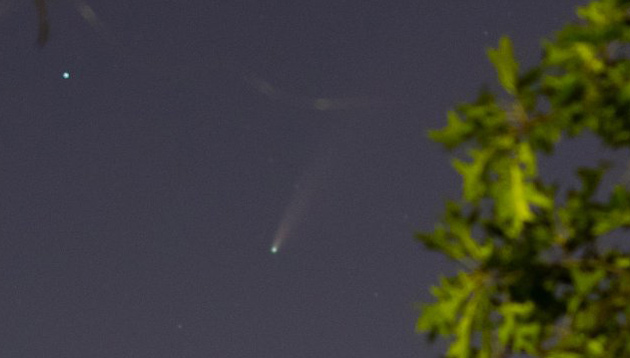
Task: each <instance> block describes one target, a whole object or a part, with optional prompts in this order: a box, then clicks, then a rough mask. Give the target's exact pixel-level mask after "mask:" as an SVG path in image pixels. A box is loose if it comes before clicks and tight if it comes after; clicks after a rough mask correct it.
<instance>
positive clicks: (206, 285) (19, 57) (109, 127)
mask: <svg viewBox="0 0 630 358" xmlns="http://www.w3.org/2000/svg"><path fill="white" fill-rule="evenodd" d="M82 1H83V0H82ZM85 1H86V2H85V3H83V2H81V1H79V0H77V1H71V0H65V1H64V0H56V1H52V0H50V4H49V20H50V23H51V32H50V34H51V37H50V40H49V42H48V43H47V44H46V46H45V47H44V48H39V47H37V46H36V38H37V17H36V12H35V7H34V5H33V4H32V1H25V0H2V2H1V3H0V166H1V168H2V170H1V171H0V357H26V358H30V357H50V358H56V357H59V358H61V357H64V358H72V357H77V358H78V357H94V358H100V357H103V358H106V357H107V358H109V357H147V358H149V357H152V358H170V357H183V358H187V357H195V358H196V357H199V358H201V357H212V358H223V357H225V358H240V357H260V358H272V357H273V358H283V357H287V358H294V357H301V358H320V357H335V358H337V357H339V358H346V357H348V358H353V357H361V358H380V357H401V358H411V357H427V358H428V357H437V356H438V351H439V349H440V348H443V346H442V345H437V346H430V345H429V344H428V343H426V342H425V338H424V337H423V336H421V335H418V334H416V333H415V332H414V324H415V321H416V319H417V317H418V311H417V310H416V308H415V303H416V302H420V301H428V300H431V297H430V295H429V293H428V288H429V286H430V285H431V284H433V283H435V282H437V279H438V276H439V275H440V274H448V273H451V272H452V271H453V266H452V265H451V264H449V263H448V262H447V261H446V260H445V259H444V258H442V257H441V256H439V255H437V254H434V253H430V252H427V251H425V250H424V249H423V248H422V247H421V245H420V244H419V243H417V242H416V241H415V240H414V238H413V233H414V231H416V230H430V229H431V228H432V227H433V224H434V222H435V221H436V220H437V219H438V218H439V215H440V213H441V212H442V208H443V202H444V200H445V199H447V198H454V197H456V196H457V194H458V192H459V190H460V182H459V178H458V176H457V175H456V173H455V172H454V171H453V170H452V169H451V167H450V165H449V162H448V160H449V159H448V154H447V153H445V152H444V151H443V150H442V149H441V147H440V146H439V145H437V144H435V143H432V142H430V141H429V140H428V139H427V138H426V135H425V132H426V130H427V129H430V128H436V127H440V126H442V125H443V123H444V122H445V112H446V110H448V109H450V108H452V107H453V106H454V105H455V104H456V103H458V102H461V101H465V100H472V99H474V98H475V96H476V94H477V90H478V89H479V88H480V87H481V86H482V85H483V84H490V85H492V86H493V87H494V88H496V86H495V85H494V83H495V73H494V70H493V68H492V67H491V65H490V63H489V62H488V61H487V59H486V56H485V49H486V48H487V47H488V46H495V45H496V43H497V41H498V39H499V37H500V36H501V35H503V34H507V35H510V36H512V37H513V39H514V42H515V46H516V52H517V54H518V56H519V58H520V59H521V60H522V62H523V66H524V67H527V66H528V65H533V64H534V63H536V62H537V61H538V60H539V59H540V51H539V40H540V38H541V37H543V36H547V35H551V34H552V33H553V31H555V30H557V29H559V28H560V27H561V26H562V25H563V24H565V23H566V22H567V21H569V20H571V19H574V15H573V14H574V7H575V5H576V4H577V3H584V1H581V2H580V1H577V2H576V1H568V0H555V1H516V0H511V1H506V0H477V1H455V0H445V1H420V0H395V1H392V0H364V1H358V0H345V1H344V0H331V1H329V0H317V1H295V0H292V1H276V0H264V1H253V0H251V1H243V0H229V1H228V0H224V1H218V0H215V1H212V0H188V1H177V0H162V1H160V0H158V1H148V0H137V1H123V0H109V1H106V2H100V3H97V2H96V1H94V0H85ZM79 10H80V11H79ZM90 10H93V12H94V14H95V16H96V17H95V16H93V15H92V13H91V12H90ZM82 14H83V15H82ZM65 72H67V73H68V75H69V78H64V76H63V74H64V73H65ZM562 155H565V157H566V158H569V159H570V158H571V152H565V154H562ZM573 155H574V156H575V154H573ZM554 168H556V169H557V167H555V166H554V165H548V166H547V169H546V170H548V171H550V172H553V170H554ZM543 169H544V168H543ZM274 248H275V249H277V252H276V253H273V252H272V249H274Z"/></svg>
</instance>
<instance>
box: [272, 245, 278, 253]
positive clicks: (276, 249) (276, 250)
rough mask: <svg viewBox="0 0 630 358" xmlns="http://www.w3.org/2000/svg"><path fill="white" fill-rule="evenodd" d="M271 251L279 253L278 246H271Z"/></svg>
mask: <svg viewBox="0 0 630 358" xmlns="http://www.w3.org/2000/svg"><path fill="white" fill-rule="evenodd" d="M271 253H272V254H275V253H278V248H277V247H276V246H272V247H271Z"/></svg>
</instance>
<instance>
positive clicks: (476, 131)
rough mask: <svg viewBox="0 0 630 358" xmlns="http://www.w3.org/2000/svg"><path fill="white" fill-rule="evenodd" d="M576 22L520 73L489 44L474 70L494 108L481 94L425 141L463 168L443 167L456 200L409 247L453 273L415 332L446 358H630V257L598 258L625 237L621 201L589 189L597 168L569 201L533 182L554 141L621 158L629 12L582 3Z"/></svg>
mask: <svg viewBox="0 0 630 358" xmlns="http://www.w3.org/2000/svg"><path fill="white" fill-rule="evenodd" d="M577 14H578V16H579V18H580V21H579V22H578V23H573V24H569V25H567V26H566V27H565V28H563V29H562V30H561V31H559V32H558V33H557V34H556V36H555V38H554V39H553V40H547V41H544V42H543V56H542V60H541V62H540V64H539V65H538V66H536V67H534V68H532V69H530V70H527V71H520V69H519V64H518V62H517V61H516V60H515V58H514V55H513V49H512V43H511V41H510V39H509V38H507V37H504V38H502V39H501V40H500V42H499V45H498V48H496V49H490V50H488V57H489V59H490V60H491V62H492V63H493V65H494V67H495V68H496V71H497V74H498V79H499V82H500V84H501V86H502V88H503V89H504V90H505V92H506V96H507V97H508V99H507V100H505V99H502V100H499V99H497V97H496V96H495V95H493V94H492V93H490V92H489V91H482V92H481V94H480V95H479V96H478V98H477V100H476V101H474V102H473V103H466V104H461V105H459V106H458V107H457V108H456V109H455V110H452V111H450V112H449V113H448V116H447V117H448V123H447V125H446V126H445V127H444V128H442V129H439V130H433V131H430V133H429V136H430V138H431V139H432V140H434V141H436V142H439V143H441V144H442V145H443V146H444V147H445V148H446V149H448V150H450V151H453V150H455V149H458V151H457V152H455V153H456V154H459V155H460V156H461V155H462V153H463V155H464V156H465V157H466V158H465V159H458V158H457V157H456V158H454V159H453V162H452V163H453V166H454V168H455V169H456V170H457V172H458V173H459V174H460V175H461V176H462V180H463V190H462V195H461V198H459V199H458V200H453V201H449V202H447V203H446V212H445V214H444V216H443V218H442V219H441V220H440V222H439V223H438V224H436V226H435V229H434V230H433V231H432V232H425V233H418V234H417V238H418V239H419V240H420V241H421V242H422V243H423V244H424V245H425V247H427V248H428V249H432V250H436V251H438V252H440V253H442V254H444V255H446V256H447V257H449V258H450V259H452V260H454V261H456V262H458V263H460V264H461V265H462V268H461V269H460V270H459V272H458V273H457V274H456V275H455V276H453V277H443V278H441V280H440V284H439V285H438V286H435V287H433V288H432V290H431V292H432V294H433V296H434V297H435V301H434V302H433V303H430V304H423V305H422V306H421V316H420V318H419V320H418V323H417V330H418V331H420V332H426V333H428V336H429V338H430V340H433V339H435V338H436V337H438V336H439V337H442V338H445V339H447V340H448V341H449V348H448V351H447V353H446V356H447V357H456V358H494V357H512V356H523V355H527V356H532V357H548V358H582V357H589V358H597V357H607V358H610V357H630V321H629V319H628V317H629V314H630V304H629V298H630V255H629V254H628V253H627V252H622V251H620V250H618V249H610V248H601V247H600V246H601V245H598V243H599V241H601V240H600V239H601V238H602V237H603V236H605V235H607V234H610V233H612V232H613V231H619V232H623V231H625V230H627V229H628V228H630V192H629V191H628V190H627V189H626V188H624V186H623V185H616V186H614V187H613V188H608V189H605V188H603V187H601V185H600V179H601V178H602V176H603V175H604V173H605V171H606V170H607V168H608V167H609V166H610V165H609V164H608V163H606V162H605V161H602V163H601V164H600V165H598V166H595V167H580V168H578V169H577V171H576V174H577V176H578V177H579V179H580V183H581V184H580V185H579V186H578V187H576V188H573V187H569V188H563V187H562V186H560V185H558V184H550V183H547V182H545V180H543V178H542V177H541V176H540V175H539V173H538V171H537V159H538V156H539V155H541V154H546V155H552V154H553V152H554V148H555V147H556V146H557V145H558V144H559V143H560V142H561V141H562V139H563V138H567V137H577V136H581V135H585V134H587V133H592V134H594V135H595V136H597V137H598V138H599V139H601V141H602V143H604V145H606V146H608V147H611V148H628V147H630V1H629V0H598V1H592V2H591V3H590V4H588V5H586V6H583V7H579V8H578V10H577ZM506 103H507V104H506ZM602 198H603V199H602Z"/></svg>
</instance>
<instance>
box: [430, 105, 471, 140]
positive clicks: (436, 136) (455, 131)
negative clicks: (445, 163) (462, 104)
mask: <svg viewBox="0 0 630 358" xmlns="http://www.w3.org/2000/svg"><path fill="white" fill-rule="evenodd" d="M447 120H448V124H447V125H446V127H444V128H442V129H435V130H430V131H429V138H431V140H433V141H435V142H438V143H441V144H443V145H444V146H445V147H446V148H447V149H453V148H455V147H456V146H457V145H459V144H460V143H462V142H463V141H464V140H465V139H466V137H467V136H468V135H469V133H470V132H471V131H472V129H473V128H472V125H471V124H470V123H467V122H464V121H462V120H461V118H460V117H459V115H457V112H455V111H449V112H448V114H447Z"/></svg>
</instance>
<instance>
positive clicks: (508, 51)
mask: <svg viewBox="0 0 630 358" xmlns="http://www.w3.org/2000/svg"><path fill="white" fill-rule="evenodd" d="M487 52H488V58H489V59H490V61H492V63H493V64H494V67H495V69H496V71H497V75H498V77H499V82H500V83H501V85H502V86H503V88H504V89H505V90H506V91H507V92H508V93H509V94H512V95H514V94H516V84H517V79H518V63H517V62H516V59H515V58H514V49H513V46H512V41H511V40H510V38H509V37H507V36H503V37H501V39H500V40H499V47H498V48H497V49H488V51H487Z"/></svg>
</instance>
